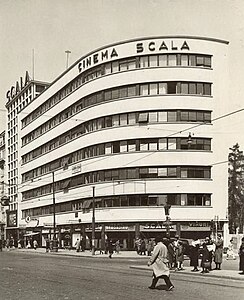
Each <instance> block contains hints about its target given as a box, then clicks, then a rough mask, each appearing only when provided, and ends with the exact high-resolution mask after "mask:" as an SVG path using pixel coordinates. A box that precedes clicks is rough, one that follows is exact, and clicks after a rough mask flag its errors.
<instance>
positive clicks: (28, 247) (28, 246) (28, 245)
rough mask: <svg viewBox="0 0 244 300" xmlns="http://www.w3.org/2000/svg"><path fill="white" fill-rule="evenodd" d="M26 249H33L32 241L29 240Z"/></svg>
mask: <svg viewBox="0 0 244 300" xmlns="http://www.w3.org/2000/svg"><path fill="white" fill-rule="evenodd" d="M26 248H27V249H30V248H31V244H30V240H28V242H27V246H26Z"/></svg>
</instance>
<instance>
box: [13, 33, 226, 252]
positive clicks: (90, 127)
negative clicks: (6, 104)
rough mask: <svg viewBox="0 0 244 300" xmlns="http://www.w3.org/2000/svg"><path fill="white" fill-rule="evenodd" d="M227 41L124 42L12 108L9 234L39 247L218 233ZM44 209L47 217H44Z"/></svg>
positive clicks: (222, 204) (222, 218)
mask: <svg viewBox="0 0 244 300" xmlns="http://www.w3.org/2000/svg"><path fill="white" fill-rule="evenodd" d="M227 48H228V42H227V41H223V40H218V39H213V38H204V37H192V36H171V37H149V38H141V39H137V40H130V41H124V42H121V43H117V44H113V45H109V46H106V47H104V48H101V49H98V50H95V51H94V52H92V53H89V54H87V55H86V56H84V57H81V58H80V59H79V60H78V61H77V62H76V63H75V64H73V65H72V66H71V67H70V68H69V69H67V70H66V71H65V72H64V73H63V74H61V75H60V76H59V77H58V78H57V79H56V80H55V81H54V82H53V83H52V84H51V85H50V86H49V88H48V89H46V90H45V91H44V92H43V93H42V94H41V95H40V96H39V97H38V98H37V99H36V100H35V101H33V102H31V103H30V104H29V105H28V106H27V107H26V108H24V109H23V111H22V114H21V115H20V118H19V119H20V122H19V128H21V135H20V137H19V143H20V157H19V158H20V159H21V167H20V169H19V170H20V173H21V188H20V189H19V192H20V193H21V202H20V209H19V216H18V220H19V226H20V227H21V228H23V229H24V228H25V230H23V232H24V233H25V235H26V234H28V235H33V234H37V235H38V236H39V239H40V242H41V243H42V244H43V243H44V242H45V241H44V239H45V238H46V237H47V236H48V235H50V234H51V235H52V234H53V222H54V217H55V225H56V232H57V234H58V238H59V240H60V243H61V245H66V244H67V243H68V242H69V241H70V239H72V240H73V241H75V240H76V238H77V237H79V236H82V237H83V238H84V239H85V238H86V240H88V239H89V238H91V227H92V204H93V201H94V202H95V223H96V240H97V242H100V240H101V241H102V244H103V243H104V239H105V238H106V236H107V237H108V238H112V239H120V241H121V243H122V244H123V246H124V248H126V249H132V248H133V247H134V240H135V237H136V236H139V235H140V236H142V237H146V238H149V237H155V235H156V234H157V233H158V232H165V230H166V229H165V225H164V221H165V218H166V216H165V210H164V206H165V205H166V204H168V205H171V210H170V218H171V222H172V224H171V228H170V231H171V235H172V236H173V235H175V234H176V233H178V234H180V236H181V237H182V238H194V237H198V238H204V237H205V236H206V235H209V234H210V233H211V228H210V224H211V220H212V219H214V217H215V216H218V220H219V224H218V225H219V226H218V230H219V231H220V232H222V233H224V232H225V230H226V229H227V226H226V225H227V217H226V210H227V198H228V197H227V195H228V194H227V193H228V191H227V177H228V172H227V170H228V165H227V164H226V163H221V162H223V161H226V160H227V157H228V147H226V140H225V139H223V136H222V135H218V134H217V132H218V130H219V127H218V122H217V121H215V119H216V118H218V117H219V116H221V115H223V114H224V113H225V107H224V106H223V105H222V103H223V102H224V99H226V98H228V94H227V92H228V89H227V86H228V73H227V67H228V61H227ZM54 209H55V211H54Z"/></svg>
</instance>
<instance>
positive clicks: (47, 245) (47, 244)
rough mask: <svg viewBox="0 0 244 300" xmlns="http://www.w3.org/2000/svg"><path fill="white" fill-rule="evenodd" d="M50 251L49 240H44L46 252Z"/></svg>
mask: <svg viewBox="0 0 244 300" xmlns="http://www.w3.org/2000/svg"><path fill="white" fill-rule="evenodd" d="M49 251H50V240H49V239H48V238H46V252H49Z"/></svg>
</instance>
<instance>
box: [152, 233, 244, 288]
mask: <svg viewBox="0 0 244 300" xmlns="http://www.w3.org/2000/svg"><path fill="white" fill-rule="evenodd" d="M155 243H156V245H155V247H154V249H153V252H152V256H151V257H150V259H149V261H148V266H152V269H153V279H152V283H151V285H150V286H149V289H155V288H156V285H157V282H158V280H159V279H160V278H162V279H164V281H165V283H166V288H167V291H171V290H172V289H173V288H174V285H173V284H172V282H171V280H170V269H172V268H173V264H176V265H175V267H176V269H177V270H178V269H183V268H182V262H183V261H181V260H179V261H178V262H177V259H175V257H176V256H177V252H179V251H180V252H181V249H180V250H179V248H181V245H182V242H181V241H180V239H179V237H178V236H176V237H175V239H170V238H169V237H168V238H162V237H161V236H157V237H156V239H155ZM182 253H183V250H182ZM239 256H240V263H239V270H240V271H242V272H241V273H239V274H242V275H244V237H243V238H242V240H241V246H240V248H239ZM200 257H201V267H202V271H201V273H209V271H211V270H213V268H212V262H215V269H214V270H221V264H222V261H223V239H222V237H221V235H220V234H218V235H217V239H216V240H215V241H213V240H211V239H210V238H209V237H206V239H205V240H204V241H203V242H200V240H198V239H195V240H194V241H193V242H192V245H191V246H190V265H191V266H193V269H192V270H191V271H192V272H197V271H199V269H198V267H199V258H200Z"/></svg>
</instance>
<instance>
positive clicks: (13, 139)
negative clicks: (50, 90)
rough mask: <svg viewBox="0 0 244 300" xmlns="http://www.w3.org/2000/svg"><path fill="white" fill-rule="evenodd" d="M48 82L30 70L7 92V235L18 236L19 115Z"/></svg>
mask: <svg viewBox="0 0 244 300" xmlns="http://www.w3.org/2000/svg"><path fill="white" fill-rule="evenodd" d="M47 86H48V84H47V83H44V82H39V81H35V80H31V78H30V76H29V74H28V72H26V74H25V78H24V79H23V78H22V77H20V80H19V81H17V82H16V84H15V85H14V86H12V87H11V88H10V90H9V91H8V92H7V94H6V98H7V102H6V108H7V124H6V170H7V186H8V188H7V196H8V197H9V200H10V205H9V209H8V211H7V237H8V238H9V237H13V238H14V239H15V240H17V238H18V221H17V211H18V200H19V199H18V187H19V184H20V182H21V180H19V178H20V177H19V168H20V166H21V164H20V155H19V153H18V152H19V148H20V147H19V146H20V145H19V144H18V134H19V127H18V117H19V116H21V114H22V113H21V111H22V110H23V108H24V107H26V106H27V105H28V104H29V103H31V102H32V101H33V99H34V98H35V97H37V96H38V95H39V94H40V93H41V92H42V91H43V90H44V89H45V88H46V87H47Z"/></svg>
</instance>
